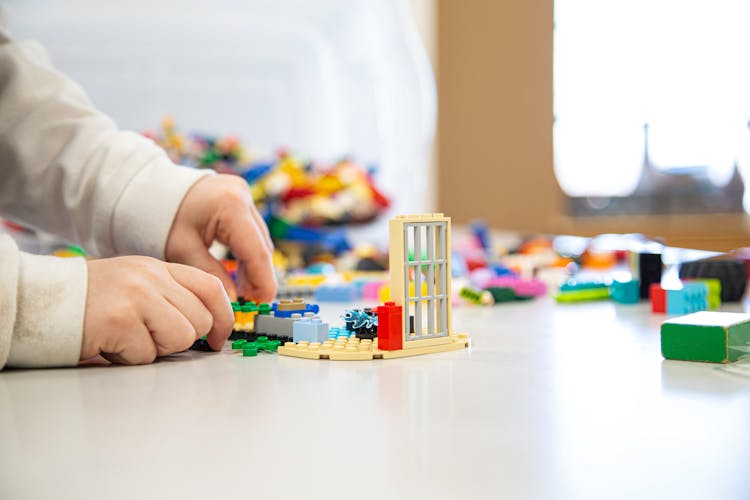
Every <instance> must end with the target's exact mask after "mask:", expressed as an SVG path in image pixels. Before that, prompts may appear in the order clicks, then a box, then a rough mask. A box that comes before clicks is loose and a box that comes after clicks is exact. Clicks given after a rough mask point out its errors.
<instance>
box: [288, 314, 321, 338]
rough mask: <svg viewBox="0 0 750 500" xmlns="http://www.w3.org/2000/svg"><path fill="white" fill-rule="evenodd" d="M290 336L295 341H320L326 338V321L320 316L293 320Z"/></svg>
mask: <svg viewBox="0 0 750 500" xmlns="http://www.w3.org/2000/svg"><path fill="white" fill-rule="evenodd" d="M292 336H293V338H294V341H295V342H302V341H307V342H320V343H323V342H325V341H326V340H327V339H328V323H323V321H322V320H321V319H320V318H300V319H299V320H297V321H295V322H294V326H293V331H292Z"/></svg>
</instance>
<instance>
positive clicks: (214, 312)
mask: <svg viewBox="0 0 750 500" xmlns="http://www.w3.org/2000/svg"><path fill="white" fill-rule="evenodd" d="M167 266H168V269H169V273H170V274H171V275H172V277H173V278H174V279H175V281H176V282H177V283H178V284H179V285H181V286H182V287H184V289H185V291H187V292H190V293H191V294H192V295H193V296H194V297H195V298H196V299H197V300H198V301H200V303H201V306H196V305H194V304H193V306H192V307H203V308H204V309H205V310H206V311H207V312H208V317H210V319H211V324H210V325H208V329H207V331H203V333H200V332H201V331H202V330H198V334H197V337H200V336H202V335H203V334H204V333H206V334H207V335H208V337H207V338H208V344H209V345H210V346H211V348H212V349H213V350H215V351H218V350H221V348H222V346H223V345H224V342H225V341H226V340H227V339H228V338H229V335H230V334H231V333H232V326H233V325H234V313H233V312H232V305H231V304H230V302H229V297H228V296H227V293H226V291H225V290H224V286H223V285H222V283H221V281H220V280H219V279H218V278H217V277H216V276H213V275H211V274H208V273H205V272H203V271H201V270H199V269H195V268H193V267H190V266H186V265H182V264H167ZM177 295H179V294H177ZM180 300H186V304H187V303H190V302H192V301H190V300H187V299H185V298H184V297H183V298H182V299H175V301H176V302H179V301H180ZM183 307H188V306H187V305H185V306H183ZM178 308H179V309H180V311H183V309H182V308H180V307H178ZM188 314H195V315H197V314H198V313H196V312H191V313H188ZM201 316H202V318H201V319H200V321H204V323H201V324H200V327H201V328H204V327H205V325H206V322H205V320H206V319H207V318H208V317H207V316H205V315H204V314H202V313H201ZM193 324H196V323H193ZM197 337H196V338H197ZM193 340H195V338H194V339H193ZM191 343H192V342H191Z"/></svg>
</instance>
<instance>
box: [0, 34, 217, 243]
mask: <svg viewBox="0 0 750 500" xmlns="http://www.w3.org/2000/svg"><path fill="white" fill-rule="evenodd" d="M206 173H207V172H206V171H198V170H194V169H190V168H185V167H179V166H176V165H174V164H173V163H172V162H171V161H170V160H169V158H168V157H167V156H166V154H165V153H164V151H163V150H162V149H161V148H159V147H158V146H157V145H155V144H154V143H153V142H152V141H151V140H150V139H147V138H145V137H142V136H141V135H139V134H136V133H133V132H124V131H121V130H119V129H118V128H117V127H116V126H115V124H114V123H113V122H112V120H110V119H109V118H108V117H106V116H105V115H104V114H102V113H100V112H98V111H97V110H96V109H94V107H93V106H92V104H91V103H90V102H89V100H88V98H87V97H86V95H85V94H84V92H83V90H81V88H80V87H79V86H78V85H77V84H76V83H74V82H73V81H72V80H70V79H69V78H67V77H66V76H64V75H63V74H61V73H60V72H58V71H57V70H55V69H54V68H53V67H52V66H51V64H50V62H49V59H48V57H47V55H46V53H45V52H44V50H43V49H42V47H41V46H40V45H39V44H37V43H36V42H28V41H22V42H19V41H14V40H12V39H11V38H9V37H8V36H7V35H6V34H5V33H4V32H2V31H1V30H0V214H2V215H3V216H5V217H7V218H10V219H13V220H17V221H20V222H23V223H24V224H28V225H31V226H33V227H36V228H39V229H44V230H45V231H49V232H51V233H55V234H58V235H60V236H62V237H64V238H66V239H68V240H69V241H74V242H76V243H79V244H80V245H81V246H83V248H84V249H85V250H86V251H87V252H88V253H90V254H92V255H94V256H99V257H108V256H112V255H121V254H135V253H137V254H145V255H150V256H152V257H157V258H163V257H164V245H165V244H166V238H167V235H168V233H169V229H170V227H171V224H172V220H173V219H174V215H175V214H176V212H177V209H178V208H179V204H180V202H181V201H182V198H183V197H184V195H185V192H186V191H187V189H189V188H190V186H192V184H193V183H194V182H195V181H196V180H197V179H198V178H199V177H201V176H203V175H205V174H206Z"/></svg>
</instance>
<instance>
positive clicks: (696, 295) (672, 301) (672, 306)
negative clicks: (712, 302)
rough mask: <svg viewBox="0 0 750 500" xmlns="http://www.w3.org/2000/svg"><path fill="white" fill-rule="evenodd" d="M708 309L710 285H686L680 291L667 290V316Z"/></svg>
mask: <svg viewBox="0 0 750 500" xmlns="http://www.w3.org/2000/svg"><path fill="white" fill-rule="evenodd" d="M706 309H708V285H706V283H702V282H697V281H696V282H688V283H684V284H683V286H682V288H681V289H679V290H667V314H690V313H694V312H698V311H705V310H706Z"/></svg>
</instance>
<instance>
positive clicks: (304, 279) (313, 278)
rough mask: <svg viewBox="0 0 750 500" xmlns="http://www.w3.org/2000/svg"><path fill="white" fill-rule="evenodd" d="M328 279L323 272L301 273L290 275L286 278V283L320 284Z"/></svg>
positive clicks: (291, 284) (294, 284)
mask: <svg viewBox="0 0 750 500" xmlns="http://www.w3.org/2000/svg"><path fill="white" fill-rule="evenodd" d="M325 280H326V277H325V276H324V275H322V274H300V275H294V274H292V275H290V276H287V278H286V283H285V284H286V285H289V286H297V285H304V286H318V285H320V284H321V283H323V282H324V281H325Z"/></svg>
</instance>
